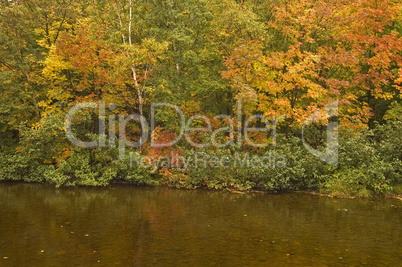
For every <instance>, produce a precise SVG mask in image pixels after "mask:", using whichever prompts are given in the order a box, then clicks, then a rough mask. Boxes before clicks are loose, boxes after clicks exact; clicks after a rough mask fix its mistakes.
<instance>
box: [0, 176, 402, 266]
mask: <svg viewBox="0 0 402 267" xmlns="http://www.w3.org/2000/svg"><path fill="white" fill-rule="evenodd" d="M401 219H402V202H401V201H399V200H393V199H374V200H373V199H371V200H361V199H354V200H348V199H331V198H326V197H319V196H312V195H308V194H301V193H293V194H281V195H270V194H256V195H253V194H247V195H240V194H232V193H222V192H212V191H203V190H197V191H185V190H174V189H167V188H137V187H125V186H111V187H108V188H62V189H56V188H54V187H52V186H49V185H40V184H24V183H0V265H1V266H97V265H98V266H114V265H121V266H133V265H137V266H150V265H156V266H205V265H218V266H245V265H246V266H255V265H259V266H267V265H269V266H284V265H287V266H295V265H297V266H338V265H339V266H343V265H346V266H353V265H354V266H360V265H367V266H373V265H375V266H386V265H388V266H401V265H402V235H401V232H402V231H401V230H402V224H401V222H402V220H401Z"/></svg>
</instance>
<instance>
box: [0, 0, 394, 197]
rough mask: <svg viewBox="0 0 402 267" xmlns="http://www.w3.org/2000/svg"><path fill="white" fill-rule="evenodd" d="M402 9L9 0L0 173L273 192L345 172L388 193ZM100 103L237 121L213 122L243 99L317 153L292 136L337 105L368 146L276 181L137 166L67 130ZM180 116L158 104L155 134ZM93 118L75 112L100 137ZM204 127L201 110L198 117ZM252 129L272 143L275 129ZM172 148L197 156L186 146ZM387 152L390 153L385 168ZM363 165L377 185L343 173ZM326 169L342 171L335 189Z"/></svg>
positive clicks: (266, 0) (4, 10)
mask: <svg viewBox="0 0 402 267" xmlns="http://www.w3.org/2000/svg"><path fill="white" fill-rule="evenodd" d="M401 12H402V4H401V3H400V1H397V0H366V1H360V0H359V1H358V0H348V1H346V0H295V1H288V0H243V1H235V0H181V1H175V0H76V1H74V0H51V1H49V0H46V1H45V0H1V1H0V46H1V49H0V71H1V72H0V90H1V95H2V101H1V102H0V136H1V137H2V139H3V140H4V141H3V144H2V146H3V149H2V150H3V151H5V152H4V153H5V155H4V156H3V157H2V161H3V162H2V163H3V167H2V168H3V169H2V171H1V173H0V177H2V179H17V180H18V179H21V180H32V181H43V180H46V181H49V182H53V183H56V184H58V185H63V184H92V185H98V184H99V185H104V184H107V183H108V182H109V181H111V180H119V179H125V180H131V181H137V180H138V181H139V183H142V182H144V181H145V180H146V179H145V178H142V177H144V176H147V177H148V175H151V176H153V178H152V181H154V182H155V181H156V180H157V181H158V183H160V182H161V181H165V182H166V180H167V182H166V183H168V184H171V183H173V184H175V185H179V186H182V185H183V186H185V187H197V186H199V185H207V186H209V187H213V188H215V187H216V188H219V187H222V186H223V187H232V186H233V185H236V187H237V186H242V187H246V188H247V187H248V188H250V187H253V186H256V187H263V188H265V189H295V188H296V189H297V188H317V187H320V186H321V188H322V183H324V184H325V186H335V185H334V183H335V184H337V183H338V181H340V180H341V179H346V180H347V181H346V182H345V183H346V186H349V185H350V183H352V184H354V185H356V186H357V187H358V188H357V189H356V190H363V189H366V188H369V189H372V190H374V191H375V190H377V191H383V190H386V189H389V188H390V187H391V185H393V184H399V183H400V175H401V174H400V167H401V163H400V162H401V157H400V152H395V149H398V146H397V145H398V140H397V139H398V131H399V130H398V129H400V128H395V127H400V119H401V117H402V113H401V112H402V111H401V110H402V107H401V103H400V93H401V90H402V38H401V35H402V16H401V15H402V13H401ZM90 101H92V102H99V101H104V102H105V103H106V105H107V106H109V105H110V104H112V103H113V105H114V106H113V107H114V108H110V109H109V110H108V111H107V112H108V113H107V115H108V116H109V115H113V114H114V115H117V114H123V115H129V114H139V115H142V116H144V118H146V120H148V121H150V115H151V104H152V103H162V102H163V103H170V104H172V105H175V106H177V107H179V108H180V109H181V110H182V111H183V112H184V115H185V116H186V117H191V116H193V115H197V114H202V115H203V116H206V117H208V118H211V120H212V126H213V127H218V126H219V125H222V124H224V125H227V123H228V120H224V119H218V118H215V119H212V118H213V117H214V116H216V115H220V114H224V115H227V116H230V117H233V118H238V114H236V112H238V111H237V109H236V108H237V104H238V103H239V101H241V103H242V107H243V109H242V111H241V117H246V116H249V115H251V114H260V115H262V116H265V117H266V118H269V119H271V118H273V120H275V118H278V117H281V118H282V119H280V120H278V125H277V126H278V132H279V133H280V134H283V142H284V144H283V146H285V147H284V148H282V151H284V152H283V153H285V154H286V153H290V155H292V156H294V155H298V156H300V157H301V158H300V159H303V160H307V161H308V160H311V161H312V162H314V160H313V159H306V158H305V157H304V156H303V155H304V154H305V152H302V151H301V150H300V151H299V150H297V149H296V148H294V149H296V150H297V151H299V152H300V155H299V154H298V153H299V152H294V151H290V150H289V149H290V146H291V145H290V144H293V145H292V146H293V147H295V146H294V143H292V142H297V140H296V139H297V137H300V129H301V127H302V125H303V123H304V122H305V121H306V119H307V118H308V117H309V116H310V115H311V114H312V113H313V112H314V111H316V110H317V109H323V108H324V107H325V106H327V105H328V104H330V103H332V102H334V101H338V102H337V103H338V105H339V106H338V114H337V117H336V120H337V121H339V126H340V133H342V134H343V136H346V137H344V138H345V142H352V143H353V142H354V143H353V144H355V145H356V147H354V146H353V145H351V144H350V143H348V144H347V145H345V149H347V148H349V149H350V150H358V151H360V153H361V155H360V156H359V155H358V154H357V155H355V157H357V158H360V159H356V158H353V155H352V154H348V153H349V152H350V153H352V152H353V153H356V151H349V150H348V151H343V152H342V148H341V153H345V155H343V154H340V157H341V156H342V155H343V156H344V157H350V160H348V161H344V162H343V163H342V158H340V160H341V163H340V166H338V167H337V168H333V169H330V168H329V167H326V166H323V165H320V166H318V167H317V166H316V167H314V166H311V169H314V170H315V168H317V170H316V171H314V170H313V171H312V170H308V171H307V170H306V169H308V168H306V167H305V166H304V167H303V166H299V167H300V168H299V167H298V168H299V169H297V168H296V167H295V166H293V165H289V166H290V167H289V168H288V169H292V168H293V169H294V168H296V169H297V170H294V171H290V170H288V172H286V173H279V174H277V173H276V174H269V175H268V176H269V177H268V176H267V177H266V178H264V177H265V176H264V175H267V174H266V173H265V174H264V173H252V174H250V173H248V174H244V173H239V171H238V170H237V171H233V173H232V174H230V175H229V177H231V178H228V179H232V180H230V181H226V180H225V181H220V182H216V184H214V185H213V186H210V184H211V183H210V182H208V179H211V176H214V175H215V174H214V173H211V174H208V173H207V174H205V173H204V176H205V177H204V176H202V175H201V174H200V175H201V176H202V177H201V176H197V175H198V174H196V173H191V174H190V173H186V172H182V171H176V170H171V169H166V168H162V169H158V170H157V171H153V170H141V171H139V170H137V171H132V170H131V171H130V170H128V169H127V168H128V167H127V166H126V165H127V164H124V163H121V162H118V160H115V158H114V156H115V154H113V153H115V151H114V150H113V149H114V148H113V147H112V148H97V149H86V150H85V149H81V148H77V147H74V146H73V145H72V144H71V143H70V142H68V140H66V136H65V133H64V128H63V127H64V126H63V120H64V118H65V115H66V113H67V112H68V110H69V109H70V108H71V107H72V106H74V105H75V104H76V103H78V102H90ZM176 115H177V114H175V111H174V110H173V109H171V108H165V109H160V110H159V111H158V113H157V119H158V123H157V125H156V126H157V127H156V128H155V129H154V131H153V132H152V133H150V134H151V135H153V136H157V138H158V139H159V140H169V139H170V140H171V139H174V136H175V135H177V134H178V132H179V129H178V125H177V120H176V117H175V116H176ZM95 116H96V111H94V110H85V111H82V114H81V113H80V116H79V118H75V120H76V121H75V123H76V124H77V125H80V126H77V127H76V128H77V134H78V135H80V136H82V138H88V140H89V139H91V138H95V137H94V135H95V134H97V129H98V123H99V122H98V121H97V120H95V119H94V118H95ZM234 123H236V121H235V122H234ZM255 123H256V124H261V122H259V121H257V122H255ZM326 123H328V120H321V122H320V124H317V125H315V126H314V127H310V128H311V129H310V136H309V140H310V143H311V145H312V146H313V147H319V146H321V145H323V142H325V133H324V132H323V129H324V126H325V125H326ZM203 124H204V123H203V121H202V120H194V125H193V126H198V127H203ZM139 125H140V124H139V123H131V124H128V125H127V129H128V130H127V133H128V135H130V138H132V139H138V138H139V135H140V133H141V129H140V127H139ZM381 127H382V128H381ZM387 127H388V128H387ZM107 128H108V133H109V137H110V135H113V136H116V138H117V137H118V135H119V131H118V129H117V128H116V129H112V125H110V123H109V124H108V125H107ZM113 128H114V127H113ZM218 128H219V127H218ZM240 131H241V130H240ZM381 133H382V135H381ZM392 134H394V135H392ZM373 136H374V137H373ZM220 137H221V139H222V140H223V141H222V142H224V140H227V138H228V136H225V134H224V133H222V134H221V136H220ZM252 137H253V138H254V140H258V141H259V142H260V143H261V142H266V143H271V144H272V143H273V136H272V133H255V134H254V135H253V136H252ZM295 137H296V139H294V138H295ZM192 138H193V140H198V141H199V142H201V141H202V140H204V139H207V138H210V137H208V136H206V135H205V134H203V133H194V135H192ZM225 138H226V139H225ZM356 138H357V139H356ZM358 138H360V139H358ZM363 139H364V140H363ZM356 140H358V141H356ZM373 140H375V141H373ZM381 140H383V143H381V142H382V141H381ZM384 140H385V141H384ZM373 142H375V143H373ZM384 142H385V143H384ZM387 142H388V143H389V146H388V147H387V144H388V143H387ZM380 143H381V144H382V145H381V148H379V144H380ZM286 146H289V147H286ZM395 146H396V147H395ZM399 146H400V145H399ZM384 147H385V148H384ZM108 149H109V150H108ZM214 149H216V148H214ZM235 149H236V148H235V147H233V148H231V149H228V150H229V152H228V153H233V151H234V150H235ZM237 149H240V150H242V151H245V150H246V151H251V152H254V153H265V152H266V151H264V150H263V149H260V148H237ZM278 149H280V148H278ZM287 149H288V150H289V151H288V150H287ZM300 149H301V148H300ZM379 149H383V150H381V151H382V152H381V153H384V155H387V157H388V158H387V157H385V158H384V157H383V156H381V155H382V154H381V153H380V152H379V151H380V150H379ZM112 150H113V151H114V152H113V151H112ZM174 150H175V151H179V152H180V153H192V152H189V151H190V149H189V148H188V147H186V146H185V144H178V145H177V146H176V147H174ZM217 151H219V152H217ZM225 151H226V149H225ZM286 151H288V152H286ZM390 151H392V153H389V152H390ZM139 152H141V154H143V155H144V154H145V155H153V156H155V155H165V154H168V153H170V150H169V149H166V148H165V149H154V148H152V147H150V145H149V144H145V145H144V146H142V147H141V149H139V150H138V151H137V150H135V153H137V154H136V155H139V154H140V153H139ZM214 152H215V153H223V152H222V150H219V149H217V150H214ZM225 153H226V152H225ZM365 153H366V154H365ZM346 154H347V155H346ZM390 154H392V155H390ZM365 155H366V156H367V158H365ZM295 157H296V156H295ZM303 157H304V158H303ZM380 159H381V160H384V161H386V163H384V162H383V164H379V163H378V162H379V160H380ZM359 160H360V161H359ZM296 161H297V162H299V163H298V164H307V163H300V162H301V161H300V160H294V162H293V163H295V162H296ZM291 162H292V159H290V161H289V163H291ZM308 162H310V161H308ZM371 163H376V164H377V163H378V164H379V165H381V168H382V169H384V170H383V174H381V175H378V174H377V175H375V174H373V173H371V172H370V171H369V170H367V168H366V166H367V165H370V164H371ZM308 164H313V163H311V162H310V163H308ZM314 164H319V163H314ZM314 164H313V165H314ZM342 164H343V165H342ZM364 164H366V165H364ZM99 166H101V167H99ZM373 166H374V165H373ZM377 167H378V166H377ZM377 167H373V168H375V169H378V168H377ZM328 168H329V169H328ZM302 169H303V170H302ZM359 170H361V171H362V172H363V174H361V175H362V177H366V178H367V177H371V178H367V179H369V180H370V182H368V180H367V179H366V178H362V179H363V180H364V179H366V180H367V181H366V180H364V181H366V182H361V180H359V181H352V182H350V179H349V180H348V178H345V177H350V176H353V177H356V173H355V172H359ZM310 171H311V172H310ZM372 171H373V172H374V169H373V170H372ZM144 172H145V173H144ZM34 173H37V174H34ZM299 173H302V174H300V177H298V176H297V175H299ZM44 174H45V175H44ZM335 174H336V175H335ZM231 175H232V176H231ZM270 175H271V176H270ZM292 175H293V176H294V177H296V178H291V177H292ZM373 175H374V176H373ZM27 176H29V177H30V178H26V177H27ZM189 176H191V177H193V178H191V179H193V180H191V181H189V178H188V177H189ZM257 176H259V177H262V178H261V179H260V178H258V179H257V178H255V177H257ZM46 177H48V178H46ZM51 177H52V178H51ZM127 177H128V178H127ZM155 177H158V178H155ZM161 177H162V178H161ZM194 177H198V178H194ZM245 177H246V178H245ZM250 177H251V178H250ZM278 177H279V178H278ZM289 177H290V178H289ZM306 177H309V178H308V179H307V178H306ZM323 177H324V178H325V177H332V179H334V178H333V177H337V179H338V178H339V179H338V180H331V181H332V182H333V183H332V184H330V185H328V183H325V182H323V181H324V180H325V179H324V178H323ZM342 177H343V178H342ZM373 177H375V179H374V178H373ZM136 179H137V180H136ZM147 179H148V178H147ZM161 179H162V180H161ZM164 179H165V180H164ZM194 179H196V181H194ZM259 179H260V180H261V181H260V180H259ZM264 179H265V180H264ZM275 179H276V180H275ZM278 179H279V180H278ZM292 179H293V180H294V181H293V180H292ZM306 179H307V180H308V182H305V181H306ZM372 179H374V180H372ZM301 180H303V182H301ZM80 181H81V182H80ZM138 181H137V182H138ZM146 181H148V180H146ZM246 182H247V183H246ZM145 183H147V182H145ZM162 183H163V182H162ZM339 183H340V182H339ZM325 186H324V187H325ZM359 186H360V187H359ZM384 186H385V187H384Z"/></svg>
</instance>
